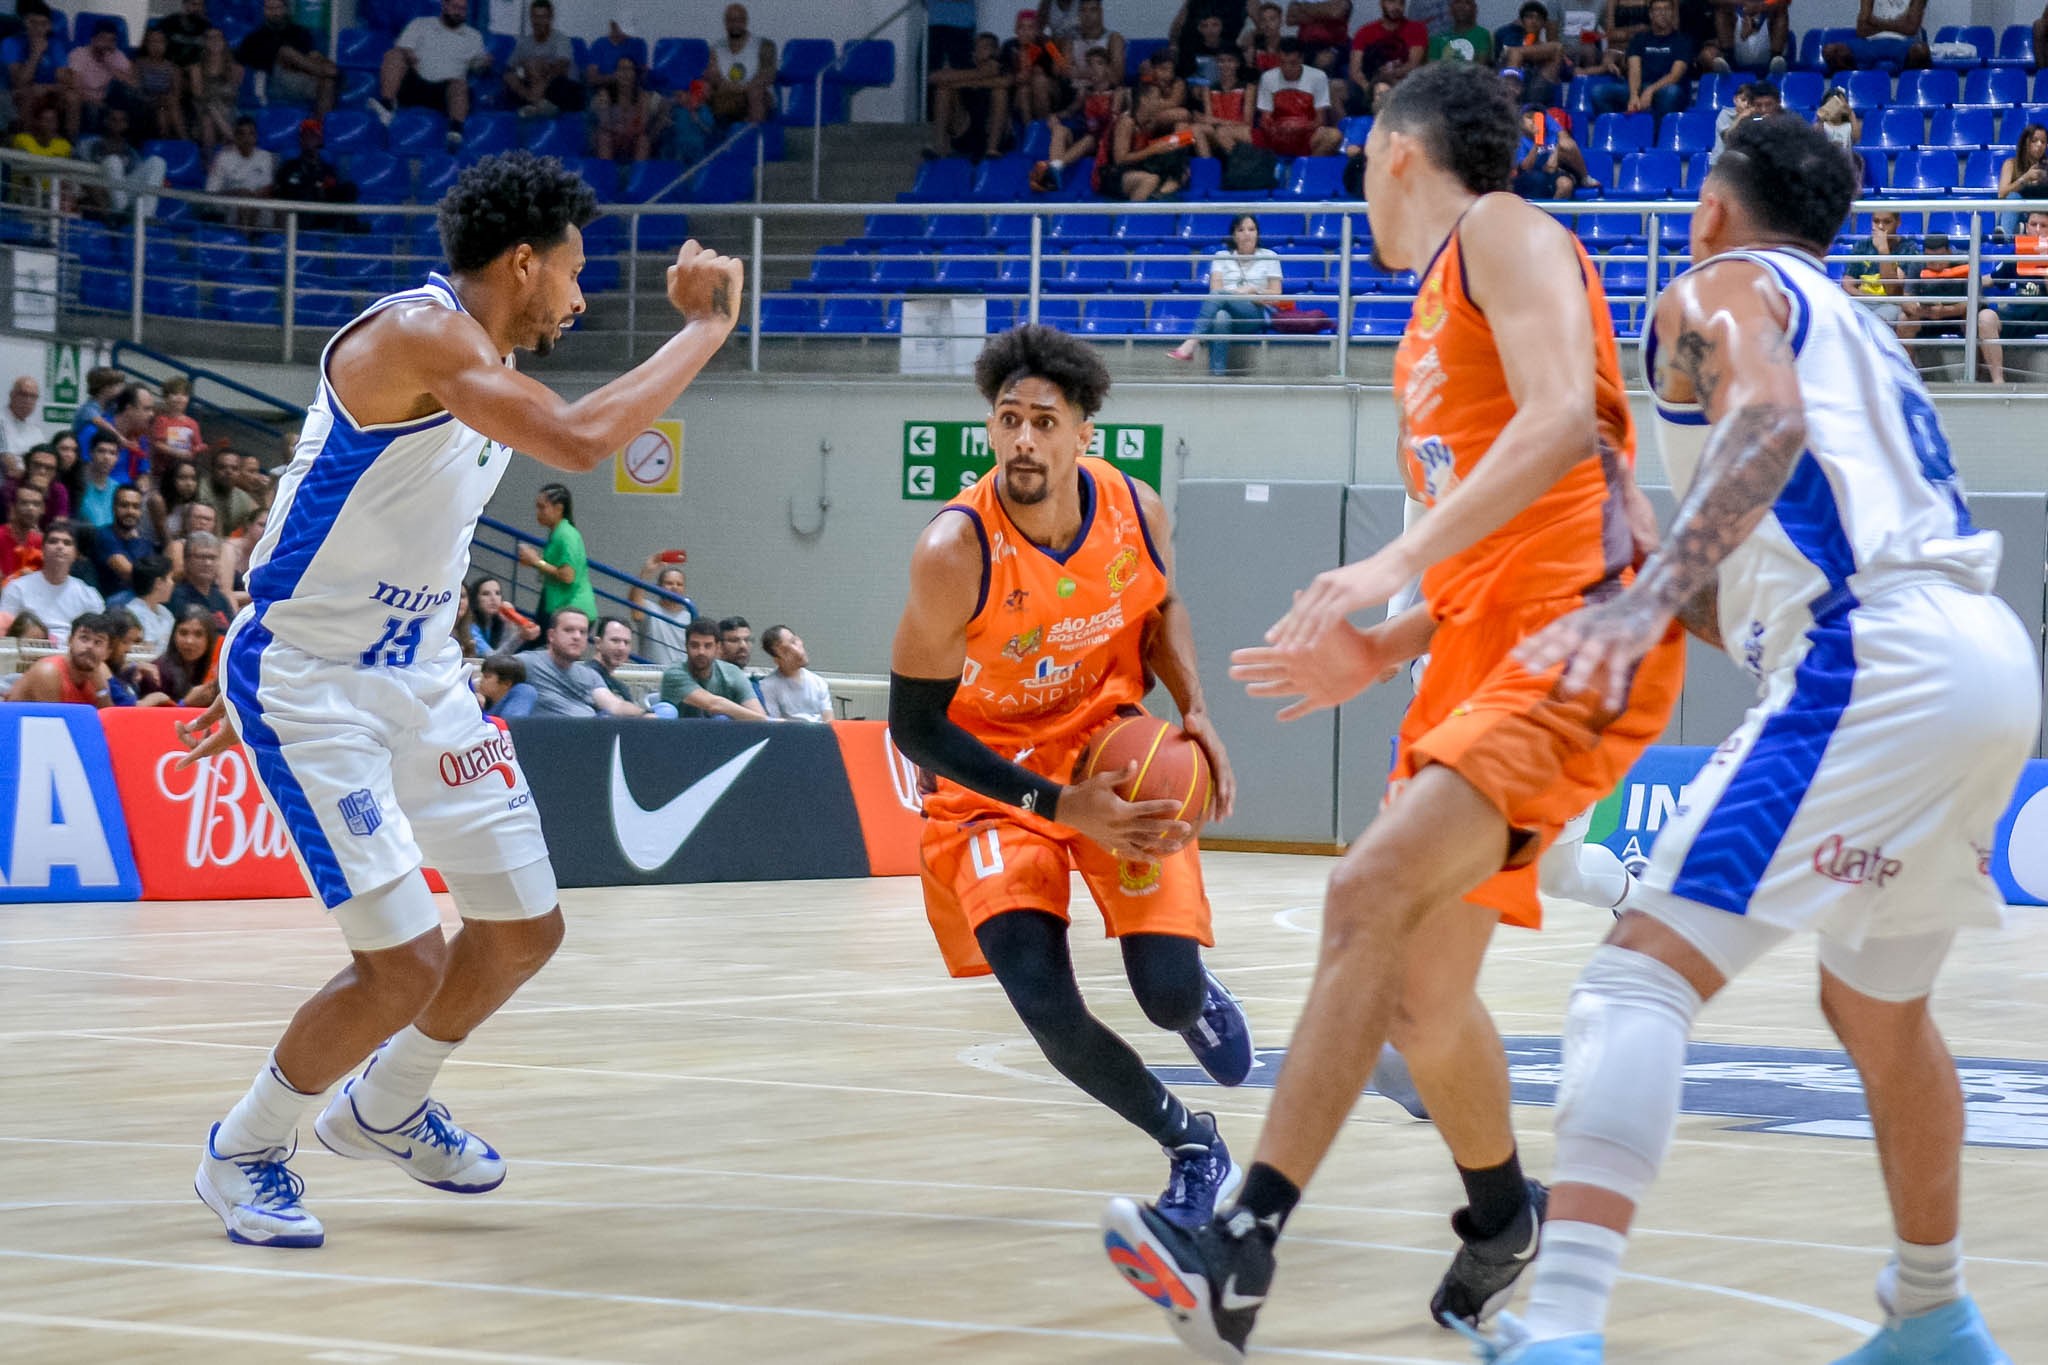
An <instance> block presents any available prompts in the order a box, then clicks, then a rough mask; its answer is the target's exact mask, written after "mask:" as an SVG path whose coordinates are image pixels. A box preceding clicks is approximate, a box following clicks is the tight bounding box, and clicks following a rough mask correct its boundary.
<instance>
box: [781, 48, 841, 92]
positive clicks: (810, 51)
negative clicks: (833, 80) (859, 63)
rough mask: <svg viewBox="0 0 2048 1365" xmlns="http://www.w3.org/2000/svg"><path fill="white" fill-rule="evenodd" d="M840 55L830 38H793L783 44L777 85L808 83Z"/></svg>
mask: <svg viewBox="0 0 2048 1365" xmlns="http://www.w3.org/2000/svg"><path fill="white" fill-rule="evenodd" d="M836 56H838V53H836V52H835V51H833V48H832V40H831V39H829V38H792V39H790V40H789V41H788V42H787V43H784V44H783V45H782V65H781V66H780V67H779V68H777V69H776V72H775V83H776V84H777V85H808V84H810V83H811V82H813V81H815V80H816V79H817V77H818V73H819V72H821V71H823V70H824V69H825V68H826V67H828V66H830V65H832V59H833V58H834V57H836Z"/></svg>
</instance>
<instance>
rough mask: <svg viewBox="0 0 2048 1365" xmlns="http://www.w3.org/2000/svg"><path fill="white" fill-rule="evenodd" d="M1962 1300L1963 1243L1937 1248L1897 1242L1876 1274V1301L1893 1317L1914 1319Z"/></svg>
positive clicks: (1950, 1243) (1958, 1242) (1959, 1241)
mask: <svg viewBox="0 0 2048 1365" xmlns="http://www.w3.org/2000/svg"><path fill="white" fill-rule="evenodd" d="M1962 1296H1963V1239H1962V1238H1961V1237H1957V1238H1955V1239H1954V1240H1952V1241H1947V1242H1943V1243H1942V1244H1941V1245H1940V1246H1921V1245H1919V1244H1917V1243H1914V1242H1899V1243H1897V1244H1896V1249H1895V1250H1894V1251H1893V1252H1892V1259H1891V1260H1889V1261H1887V1262H1886V1263H1885V1267H1884V1269H1883V1270H1880V1271H1878V1272H1877V1300H1878V1302H1879V1303H1881V1304H1883V1305H1884V1307H1885V1311H1886V1312H1888V1313H1890V1314H1892V1315H1893V1316H1894V1317H1901V1318H1914V1317H1918V1316H1920V1314H1922V1313H1930V1312H1932V1311H1934V1310H1935V1309H1937V1308H1940V1307H1941V1306H1942V1305H1944V1304H1950V1303H1954V1302H1955V1301H1956V1300H1957V1299H1960V1298H1961V1297H1962Z"/></svg>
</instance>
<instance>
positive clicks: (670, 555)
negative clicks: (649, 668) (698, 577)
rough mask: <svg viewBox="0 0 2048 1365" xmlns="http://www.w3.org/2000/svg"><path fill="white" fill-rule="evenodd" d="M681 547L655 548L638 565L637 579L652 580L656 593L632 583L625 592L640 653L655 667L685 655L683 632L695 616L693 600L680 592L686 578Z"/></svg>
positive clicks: (684, 635) (680, 659) (695, 610)
mask: <svg viewBox="0 0 2048 1365" xmlns="http://www.w3.org/2000/svg"><path fill="white" fill-rule="evenodd" d="M688 559H689V556H688V555H687V554H685V553H684V552H683V551H681V550H657V551H655V552H654V553H653V554H651V555H649V556H647V561H646V562H645V563H644V564H642V565H641V566H640V575H639V576H640V581H641V582H643V583H645V582H650V581H651V582H652V583H653V584H654V586H655V587H656V588H657V589H659V590H660V591H659V593H649V592H648V591H647V589H645V588H643V587H641V586H639V584H637V583H636V584H635V585H634V586H633V587H632V589H631V590H630V591H628V592H627V594H626V600H627V601H629V602H631V603H632V604H633V624H634V625H635V626H636V627H638V628H639V631H640V653H641V655H642V656H643V657H644V658H645V659H646V660H647V662H649V663H651V664H653V665H654V666H655V667H656V668H669V667H672V666H673V665H675V664H679V663H681V662H682V661H683V659H684V658H685V657H686V656H687V655H688V653H689V648H688V643H687V632H688V630H689V627H690V622H692V621H694V620H696V619H697V604H696V603H695V602H692V601H691V600H690V599H689V598H688V597H686V596H684V587H685V585H686V583H687V581H688V580H687V579H685V578H684V576H683V565H684V563H685V562H686V561H687V560H688Z"/></svg>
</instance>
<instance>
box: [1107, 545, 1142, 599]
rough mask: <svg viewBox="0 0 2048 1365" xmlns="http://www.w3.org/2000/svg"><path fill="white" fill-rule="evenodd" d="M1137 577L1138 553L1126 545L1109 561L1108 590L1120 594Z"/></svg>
mask: <svg viewBox="0 0 2048 1365" xmlns="http://www.w3.org/2000/svg"><path fill="white" fill-rule="evenodd" d="M1137 576H1138V552H1137V551H1136V550H1134V549H1132V548H1131V547H1130V546H1128V545H1126V546H1124V548H1123V549H1121V550H1119V551H1118V552H1117V556H1116V558H1115V559H1112V560H1110V561H1109V590H1110V591H1111V592H1113V593H1121V592H1122V591H1123V590H1124V589H1125V588H1128V587H1130V586H1131V580H1132V579H1134V578H1136V577H1137Z"/></svg>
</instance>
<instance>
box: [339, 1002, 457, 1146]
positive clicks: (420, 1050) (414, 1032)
mask: <svg viewBox="0 0 2048 1365" xmlns="http://www.w3.org/2000/svg"><path fill="white" fill-rule="evenodd" d="M455 1048H456V1044H454V1043H444V1042H441V1041H440V1040H438V1039H435V1038H429V1037H428V1036H427V1035H426V1034H424V1033H421V1032H420V1031H419V1030H418V1029H417V1028H415V1027H413V1026H412V1025H411V1024H407V1025H406V1026H405V1027H404V1028H402V1029H400V1030H399V1031H398V1032H397V1033H394V1034H393V1035H391V1040H390V1041H389V1042H387V1043H385V1044H384V1046H383V1047H381V1048H379V1049H378V1050H377V1053H376V1055H375V1056H373V1057H371V1058H370V1065H369V1066H368V1067H367V1068H365V1069H364V1071H363V1075H362V1079H360V1080H358V1081H357V1082H356V1083H355V1088H354V1089H353V1090H351V1091H350V1092H349V1094H350V1095H351V1096H352V1097H353V1098H354V1100H355V1102H356V1112H357V1113H358V1114H360V1115H362V1118H363V1122H364V1123H366V1124H368V1125H369V1126H370V1127H372V1128H375V1129H377V1130H379V1131H380V1132H381V1131H388V1130H390V1129H392V1128H396V1127H397V1126H398V1125H399V1124H401V1123H403V1122H405V1121H406V1120H407V1119H409V1118H411V1117H412V1115H413V1111H414V1110H416V1109H418V1108H419V1107H420V1106H421V1105H422V1104H424V1103H426V1100H427V1091H429V1090H431V1089H433V1086H434V1077H435V1076H437V1075H439V1074H440V1071H441V1063H443V1062H445V1061H447V1060H448V1054H450V1053H451V1052H453V1051H455Z"/></svg>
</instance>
